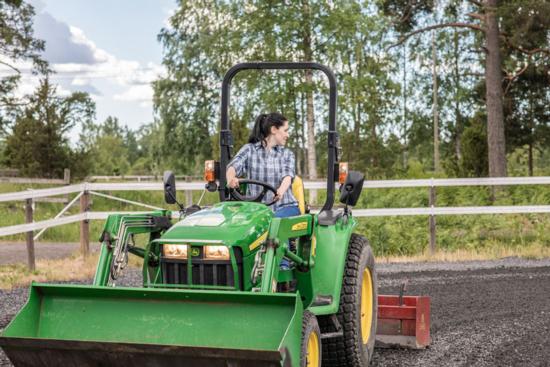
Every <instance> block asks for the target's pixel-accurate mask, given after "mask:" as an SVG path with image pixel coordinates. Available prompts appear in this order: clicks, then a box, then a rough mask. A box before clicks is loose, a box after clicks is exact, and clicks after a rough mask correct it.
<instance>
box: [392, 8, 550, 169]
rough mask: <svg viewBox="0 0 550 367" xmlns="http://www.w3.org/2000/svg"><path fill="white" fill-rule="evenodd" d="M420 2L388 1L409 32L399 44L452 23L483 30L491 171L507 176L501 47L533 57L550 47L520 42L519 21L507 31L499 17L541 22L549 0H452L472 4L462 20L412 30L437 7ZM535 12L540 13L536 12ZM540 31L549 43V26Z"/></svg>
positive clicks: (401, 27) (404, 30)
mask: <svg viewBox="0 0 550 367" xmlns="http://www.w3.org/2000/svg"><path fill="white" fill-rule="evenodd" d="M466 4H468V5H466ZM416 5H417V3H416V2H402V1H399V0H386V1H385V2H384V10H385V12H386V14H389V15H393V16H395V15H399V16H398V17H396V18H397V19H396V24H397V26H396V27H395V29H396V30H397V31H399V32H402V33H405V34H404V35H403V36H401V38H400V39H399V41H398V42H397V43H396V45H397V44H401V43H403V42H404V41H405V40H407V39H408V38H410V37H411V36H413V35H416V34H419V33H422V32H425V31H428V30H433V29H439V28H448V27H454V28H465V29H470V30H474V31H476V32H479V33H478V34H479V35H481V36H482V38H481V39H483V40H484V45H483V50H484V52H485V59H484V71H485V80H484V82H485V105H486V112H487V142H488V160H489V175H490V176H505V175H506V148H505V145H506V144H505V126H504V112H503V88H502V80H503V73H502V69H503V65H504V64H503V62H502V58H501V48H502V47H503V46H506V47H508V48H513V49H515V50H517V51H519V52H521V53H523V54H524V55H529V61H530V59H531V56H532V55H535V54H550V51H549V50H548V48H541V47H540V44H539V45H536V46H535V47H533V45H532V44H530V45H527V47H525V46H522V45H518V40H519V39H522V37H521V35H522V27H518V25H519V24H516V27H508V29H507V31H504V32H503V31H501V30H500V29H499V19H503V10H505V11H506V12H507V14H508V16H510V17H512V18H514V17H516V14H520V15H521V14H523V16H524V21H525V18H529V19H530V20H532V19H534V20H537V18H540V19H541V20H540V21H538V22H537V23H538V24H541V23H543V21H542V20H543V19H548V11H547V10H546V9H547V8H548V4H547V2H545V1H543V0H531V1H528V2H524V1H515V0H510V1H503V2H500V3H497V0H485V1H483V2H480V1H477V0H468V1H449V2H447V3H446V5H447V6H449V7H454V8H455V9H459V8H462V9H466V8H468V10H464V11H463V12H462V14H461V19H460V20H453V21H449V22H442V23H439V24H434V25H429V26H423V27H420V28H416V29H414V30H412V29H413V28H415V27H416V25H417V22H418V18H419V17H420V16H422V15H425V14H426V13H430V12H433V11H434V8H433V7H430V6H429V5H428V6H426V7H415V6H416ZM432 5H433V4H432ZM533 14H535V15H536V16H533ZM539 15H540V16H539ZM545 16H546V18H544V17H545ZM520 18H521V17H520ZM467 19H469V20H467ZM471 19H473V21H471ZM516 19H517V17H516ZM475 20H479V21H481V23H476V22H475ZM546 21H547V20H546ZM528 23H529V22H528ZM524 24H525V22H524ZM539 29H540V28H539ZM539 33H541V34H542V37H538V39H539V40H541V39H542V40H546V44H547V42H548V27H546V28H544V27H542V31H541V32H539ZM501 40H502V42H501ZM527 43H529V42H527ZM508 79H509V80H511V81H513V80H514V77H513V76H510V75H508Z"/></svg>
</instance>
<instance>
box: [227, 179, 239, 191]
mask: <svg viewBox="0 0 550 367" xmlns="http://www.w3.org/2000/svg"><path fill="white" fill-rule="evenodd" d="M227 185H228V186H229V187H231V188H232V189H236V188H238V187H239V179H238V178H237V177H231V178H230V179H229V180H227Z"/></svg>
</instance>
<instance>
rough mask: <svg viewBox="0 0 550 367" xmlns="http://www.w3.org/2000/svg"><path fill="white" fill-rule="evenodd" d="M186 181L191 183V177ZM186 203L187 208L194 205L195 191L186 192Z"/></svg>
mask: <svg viewBox="0 0 550 367" xmlns="http://www.w3.org/2000/svg"><path fill="white" fill-rule="evenodd" d="M185 181H186V182H191V177H186V178H185ZM185 203H186V206H191V205H193V191H191V190H185Z"/></svg>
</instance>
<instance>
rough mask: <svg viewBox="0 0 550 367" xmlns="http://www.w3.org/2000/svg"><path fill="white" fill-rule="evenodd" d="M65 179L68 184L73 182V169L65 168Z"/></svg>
mask: <svg viewBox="0 0 550 367" xmlns="http://www.w3.org/2000/svg"><path fill="white" fill-rule="evenodd" d="M63 181H65V184H66V185H68V184H70V183H71V170H70V169H69V168H65V169H64V170H63Z"/></svg>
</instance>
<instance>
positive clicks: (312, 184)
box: [0, 176, 550, 269]
mask: <svg viewBox="0 0 550 367" xmlns="http://www.w3.org/2000/svg"><path fill="white" fill-rule="evenodd" d="M512 185H550V177H547V176H544V177H498V178H458V179H420V180H384V181H365V183H364V184H363V187H364V188H365V189H374V188H414V187H416V188H418V187H427V188H429V190H430V191H429V193H430V206H429V207H427V208H426V207H419V208H378V209H354V210H353V214H354V216H356V217H381V216H413V215H424V216H429V218H430V221H429V228H430V250H432V251H433V250H434V249H435V216H438V215H479V214H522V213H550V205H524V206H520V205H515V206H465V207H436V205H435V204H436V199H435V189H436V188H437V187H452V186H512ZM176 187H177V188H178V191H185V192H186V194H187V202H188V204H189V202H190V200H191V199H192V197H191V195H190V193H191V192H192V191H197V190H204V182H187V181H179V182H177V183H176ZM304 188H305V189H308V190H319V189H325V188H326V181H306V182H304ZM162 190H163V185H162V183H160V182H122V183H114V182H113V183H111V182H108V183H97V182H93V183H89V182H85V183H82V184H76V185H68V186H62V187H56V188H48V189H39V190H27V191H22V192H12V193H5V194H0V202H9V201H20V200H25V201H26V212H27V216H26V218H27V223H25V224H18V225H12V226H7V227H2V228H0V236H8V235H13V234H18V233H27V247H28V248H29V267H30V268H31V269H33V268H34V240H36V239H37V238H38V237H39V236H40V235H41V234H42V233H43V231H44V230H46V229H47V228H50V227H54V226H60V225H64V224H69V223H75V222H80V223H81V251H82V252H83V253H84V254H87V252H88V248H89V238H88V237H89V236H88V233H89V224H88V222H89V221H90V220H97V219H105V218H107V217H108V216H109V215H110V214H116V213H141V212H126V211H125V212H93V211H90V205H89V203H90V201H89V196H90V195H97V196H101V197H105V198H109V199H113V200H118V201H122V202H124V203H127V204H132V205H141V206H144V207H147V208H149V209H157V208H156V207H154V206H151V205H148V204H144V203H139V202H135V201H131V200H127V199H122V198H117V197H115V196H112V195H107V194H102V193H99V192H98V191H109V192H112V191H162ZM74 193H78V195H77V197H76V198H74V199H73V200H72V201H71V202H70V203H69V204H68V205H67V206H66V207H65V208H63V210H61V212H60V213H59V214H58V215H57V216H56V217H55V218H54V219H48V220H43V221H36V222H35V221H33V219H32V214H33V200H36V199H40V198H45V197H50V196H58V195H67V194H74ZM78 198H79V199H80V213H79V214H74V215H68V216H62V215H63V213H65V212H66V211H67V210H68V209H69V207H70V206H72V205H73V204H74V203H75V202H76V201H77V199H78ZM177 216H178V213H174V217H177ZM37 230H40V232H39V233H38V234H37V235H36V236H34V231H37ZM31 249H32V251H31ZM31 252H32V254H31ZM31 255H32V259H31Z"/></svg>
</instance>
